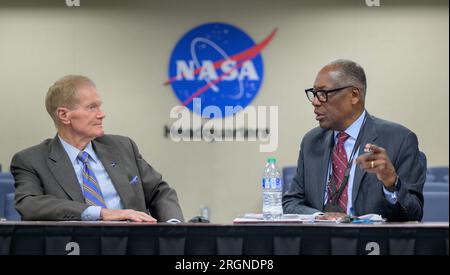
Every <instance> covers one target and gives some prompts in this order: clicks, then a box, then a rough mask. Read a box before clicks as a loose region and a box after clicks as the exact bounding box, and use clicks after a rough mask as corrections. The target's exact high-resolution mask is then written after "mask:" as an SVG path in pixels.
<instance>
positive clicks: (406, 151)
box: [283, 59, 426, 221]
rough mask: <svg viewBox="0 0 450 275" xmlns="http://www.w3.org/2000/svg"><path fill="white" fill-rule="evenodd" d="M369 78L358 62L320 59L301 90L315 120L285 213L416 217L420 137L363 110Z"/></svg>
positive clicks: (304, 143)
mask: <svg viewBox="0 0 450 275" xmlns="http://www.w3.org/2000/svg"><path fill="white" fill-rule="evenodd" d="M366 85H367V84H366V76H365V73H364V70H363V68H362V67H361V66H360V65H358V64H357V63H355V62H353V61H351V60H342V59H339V60H335V61H332V62H330V63H329V64H327V65H326V66H324V67H323V68H322V69H321V70H320V71H319V73H318V75H317V77H316V80H315V83H314V88H311V89H307V90H306V94H307V97H308V99H309V100H310V101H311V102H312V105H313V107H314V113H315V114H316V120H317V121H318V122H319V126H320V127H317V128H315V129H313V130H311V131H310V132H308V133H307V134H306V135H305V136H304V138H303V140H302V142H301V146H300V153H299V158H298V166H297V173H296V175H295V176H294V179H293V181H292V184H291V186H290V188H289V189H288V191H287V192H286V193H285V194H284V196H283V210H284V213H297V214H315V213H317V214H321V212H325V214H324V215H323V216H321V218H322V219H340V218H343V217H344V216H345V215H352V216H360V215H364V214H380V215H381V216H383V217H384V218H386V219H387V220H389V221H420V220H421V218H422V211H423V194H422V189H423V185H424V183H425V176H426V167H424V163H422V162H421V161H420V160H419V149H418V141H417V137H416V135H415V134H414V133H413V132H412V131H410V130H409V129H407V128H405V127H403V126H401V125H399V124H396V123H392V122H389V121H386V120H382V119H379V118H376V117H374V116H372V115H370V114H369V113H368V112H367V111H366V110H365V107H364V106H365V104H364V103H365V95H366Z"/></svg>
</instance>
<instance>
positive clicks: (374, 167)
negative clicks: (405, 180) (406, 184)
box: [356, 143, 397, 188]
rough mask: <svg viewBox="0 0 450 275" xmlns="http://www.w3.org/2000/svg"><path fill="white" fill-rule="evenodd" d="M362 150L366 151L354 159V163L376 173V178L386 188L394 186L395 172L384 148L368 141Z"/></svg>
mask: <svg viewBox="0 0 450 275" xmlns="http://www.w3.org/2000/svg"><path fill="white" fill-rule="evenodd" d="M364 152H366V153H365V154H362V155H361V156H359V157H358V158H357V159H356V164H358V165H359V166H360V167H361V169H363V170H364V171H366V172H368V173H374V174H376V176H377V178H378V180H380V181H381V182H383V184H384V186H385V187H386V188H389V187H392V186H394V184H395V181H396V180H397V173H396V172H395V168H394V165H392V162H391V160H390V159H389V157H388V155H387V153H386V150H385V149H384V148H382V147H379V146H377V145H375V144H370V143H368V144H366V146H365V147H364Z"/></svg>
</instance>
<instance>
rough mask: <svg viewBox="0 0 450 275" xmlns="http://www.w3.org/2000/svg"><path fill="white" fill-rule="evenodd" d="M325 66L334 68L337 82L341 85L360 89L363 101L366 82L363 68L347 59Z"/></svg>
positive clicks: (334, 61)
mask: <svg viewBox="0 0 450 275" xmlns="http://www.w3.org/2000/svg"><path fill="white" fill-rule="evenodd" d="M326 66H333V67H336V70H337V72H338V73H339V75H338V79H337V81H338V82H339V83H340V84H342V85H353V86H355V87H357V88H359V89H360V91H361V93H362V97H363V100H364V99H365V97H366V91H367V80H366V73H365V72H364V69H363V67H361V65H359V64H358V63H356V62H355V61H352V60H348V59H336V60H333V61H331V62H330V63H328V64H327V65H326Z"/></svg>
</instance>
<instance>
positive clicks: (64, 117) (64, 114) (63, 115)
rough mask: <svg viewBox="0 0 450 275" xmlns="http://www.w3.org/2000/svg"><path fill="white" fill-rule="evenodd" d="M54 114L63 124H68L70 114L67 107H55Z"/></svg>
mask: <svg viewBox="0 0 450 275" xmlns="http://www.w3.org/2000/svg"><path fill="white" fill-rule="evenodd" d="M56 116H57V117H58V119H59V122H60V123H61V124H64V125H68V124H70V114H69V109H68V108H66V107H58V108H57V109H56Z"/></svg>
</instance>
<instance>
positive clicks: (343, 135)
mask: <svg viewBox="0 0 450 275" xmlns="http://www.w3.org/2000/svg"><path fill="white" fill-rule="evenodd" d="M349 137H350V136H349V135H348V134H347V133H346V132H339V134H338V135H337V140H338V144H344V142H345V141H346V140H347V139H348V138H349Z"/></svg>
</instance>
